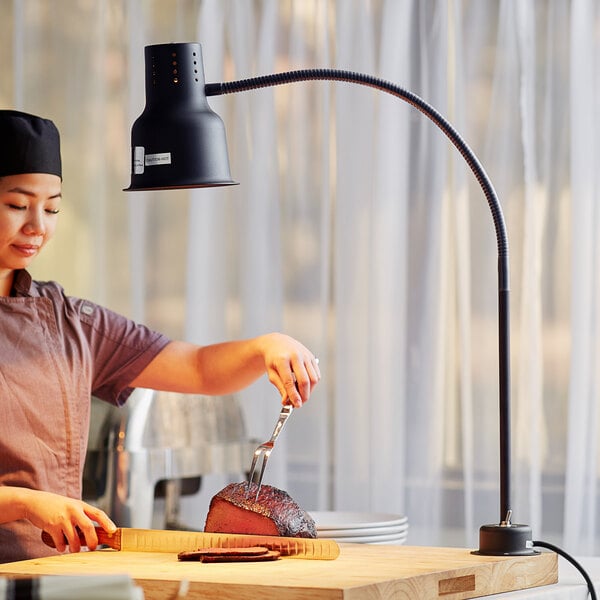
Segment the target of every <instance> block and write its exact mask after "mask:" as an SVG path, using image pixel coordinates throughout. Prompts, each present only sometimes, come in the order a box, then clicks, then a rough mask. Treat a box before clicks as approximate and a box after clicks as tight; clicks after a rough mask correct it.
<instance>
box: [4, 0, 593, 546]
mask: <svg viewBox="0 0 600 600" xmlns="http://www.w3.org/2000/svg"><path fill="white" fill-rule="evenodd" d="M50 6H52V8H51V9H50V8H49V7H50ZM0 9H1V10H2V14H3V19H2V20H1V21H0V50H1V52H2V53H1V55H2V56H3V57H5V58H4V62H3V69H2V70H1V71H0V105H1V106H3V107H6V108H16V109H20V110H26V111H30V112H35V113H39V114H43V115H45V116H48V117H50V118H53V119H54V120H55V121H56V122H57V124H58V126H59V128H60V129H61V132H62V139H63V153H64V167H65V179H64V196H65V202H64V208H63V210H62V215H61V224H60V227H59V231H58V235H57V237H56V239H55V240H54V241H53V243H52V244H51V246H50V247H49V248H48V249H47V250H46V251H45V255H43V256H42V257H40V259H39V261H38V263H36V265H35V268H34V275H35V276H36V277H38V278H40V279H55V280H58V281H60V282H62V283H63V284H64V285H65V288H66V289H67V292H68V293H70V294H73V295H78V296H84V297H89V298H90V299H93V300H95V301H99V302H102V303H104V304H106V305H108V306H109V307H110V308H113V309H115V310H118V311H120V312H122V313H124V314H127V315H128V316H131V317H133V318H135V319H137V320H143V321H145V322H146V323H147V324H148V325H150V326H152V327H154V328H156V329H160V330H162V331H164V332H165V333H166V334H167V335H170V336H172V337H177V338H185V339H188V340H190V341H193V342H195V343H199V344H204V343H211V342H215V341H218V340H222V339H228V338H236V337H245V336H253V335H257V334H259V333H262V332H267V331H271V330H283V331H285V332H286V333H288V334H290V335H293V336H295V337H297V338H299V339H301V340H302V341H303V342H304V343H306V344H307V345H308V346H309V347H311V348H312V349H313V350H314V351H315V353H316V354H317V355H318V356H319V358H320V361H321V362H320V364H321V369H322V372H323V380H322V382H321V385H320V386H319V387H318V388H317V390H316V392H315V395H314V398H313V399H312V400H311V402H310V403H309V404H308V405H307V406H306V407H304V408H303V409H302V410H300V411H295V413H294V415H293V418H292V419H291V420H290V422H289V424H288V425H287V426H286V432H285V435H284V436H282V439H281V445H280V446H278V448H277V451H276V452H275V453H274V454H273V456H272V458H271V461H270V463H269V472H268V474H267V479H268V482H269V483H271V484H272V485H276V486H278V487H282V488H284V489H286V490H287V491H289V493H290V494H291V495H292V496H293V497H294V498H295V499H296V500H297V501H298V502H299V503H300V504H301V505H302V506H304V507H306V508H307V509H314V510H331V509H335V510H351V511H371V512H389V513H401V514H406V515H407V516H408V518H409V522H410V527H411V528H410V537H409V541H410V542H411V543H414V544H432V545H443V544H459V545H467V546H477V543H478V541H477V535H478V528H479V526H480V525H482V524H484V523H488V522H495V521H496V520H497V519H498V518H499V517H500V515H499V514H498V510H499V481H498V478H499V468H498V460H499V459H498V445H499V444H498V429H499V424H498V322H497V321H498V314H497V312H498V308H497V248H496V244H495V237H494V229H493V223H492V219H491V215H490V212H489V208H488V206H487V205H486V201H485V198H484V197H483V194H482V192H481V190H480V188H479V185H478V183H477V182H476V181H475V179H474V177H473V176H472V173H471V172H470V171H469V170H468V168H467V166H466V163H465V162H464V160H463V159H462V157H461V156H460V155H459V153H458V152H456V149H454V147H452V146H450V145H449V143H448V141H447V140H446V139H445V137H444V136H443V134H441V133H440V131H439V130H438V129H437V128H436V127H435V126H434V125H433V124H432V123H431V122H430V121H429V120H428V119H426V118H425V117H424V116H423V115H422V114H420V113H418V112H417V111H416V110H414V109H413V108H412V107H410V106H409V105H408V104H406V103H404V102H402V101H400V100H399V99H397V98H394V97H391V96H388V95H386V94H383V93H379V92H375V91H373V90H372V89H369V88H365V87H362V86H357V85H352V84H345V83H330V82H308V83H297V84H291V85H289V86H278V87H277V88H269V89H262V90H256V91H252V92H247V93H243V94H235V95H232V96H223V97H211V98H210V99H209V103H210V105H211V107H212V108H213V109H214V110H215V111H216V112H217V113H218V114H220V115H221V117H222V118H223V120H224V122H225V125H226V129H227V137H228V145H229V150H230V160H231V168H232V175H233V178H234V179H235V180H236V181H238V182H239V184H240V185H239V186H233V187H229V188H215V189H203V190H193V191H187V192H186V191H180V192H179V191H178V192H168V193H167V192H160V193H157V192H155V193H148V192H137V193H135V194H124V193H122V192H121V190H122V189H123V188H125V187H127V186H128V177H129V173H128V168H129V166H128V165H129V158H128V157H129V132H130V127H131V124H132V123H133V120H134V119H135V118H136V117H137V115H139V114H140V113H141V111H142V109H143V105H144V46H145V45H148V44H155V43H166V42H170V41H198V42H200V43H201V44H202V49H203V59H204V69H205V75H206V81H207V82H214V81H228V80H232V79H238V78H246V77H252V76H255V75H260V74H267V73H271V72H276V71H283V70H289V69H300V68H310V67H315V68H316V67H331V68H339V69H348V70H352V71H357V72H365V73H369V74H371V75H374V76H378V77H381V78H383V79H386V80H390V81H393V82H394V83H396V84H397V85H400V86H402V87H405V88H407V89H409V90H411V91H412V92H414V93H416V94H418V95H419V96H421V97H422V98H423V99H425V100H426V101H427V102H429V103H430V104H432V105H433V106H434V107H435V108H436V109H438V110H439V111H440V112H441V113H442V114H443V115H444V116H446V117H448V119H449V120H450V121H451V122H452V123H453V124H454V125H455V126H456V128H457V130H458V131H459V133H460V134H461V135H462V136H463V137H464V138H465V140H466V142H467V143H468V144H469V146H470V147H471V148H472V149H473V150H474V151H475V153H476V154H477V156H478V157H479V158H480V160H481V162H482V164H483V166H484V168H485V169H486V171H487V172H488V174H489V176H490V178H491V180H492V182H493V184H494V186H495V188H496V191H497V192H498V195H499V198H500V201H501V204H502V207H503V210H504V212H505V217H506V221H507V227H508V235H509V241H510V248H511V269H512V273H511V301H512V315H511V334H512V354H511V357H512V417H513V431H512V433H513V438H512V457H513V510H514V515H513V518H514V519H515V520H516V521H518V522H525V523H528V524H530V525H532V527H533V529H534V536H535V537H536V538H538V539H548V538H550V540H551V541H553V542H558V543H561V542H563V543H564V545H565V547H566V548H567V549H568V550H569V551H571V552H574V553H580V554H583V553H586V554H588V553H595V552H597V550H598V548H597V542H596V539H597V537H598V524H597V516H596V515H597V513H598V509H599V508H600V507H599V505H598V500H597V493H596V490H597V486H598V444H597V438H598V401H599V400H600V379H599V378H600V341H599V340H600V268H599V265H600V209H599V208H598V197H597V196H598V193H597V191H596V190H597V189H598V176H597V172H598V169H597V164H598V162H599V160H600V149H599V147H598V142H597V140H598V139H599V133H600V132H599V120H598V117H597V116H596V112H597V106H598V99H599V98H598V94H599V92H598V90H599V82H600V73H599V64H598V60H597V58H596V57H597V56H598V53H599V50H600V48H599V45H600V40H599V37H598V31H600V9H599V8H598V6H597V3H596V2H595V1H594V0H548V1H547V2H543V3H542V2H537V3H528V2H520V1H519V0H499V1H498V2H478V1H476V0H447V1H445V2H440V1H439V0H400V1H398V0H369V1H368V2H365V1H364V0H279V1H277V0H256V1H250V0H237V1H236V0H197V1H195V2H190V1H189V0H171V1H169V2H163V1H159V0H140V1H134V0H106V1H101V0H86V1H85V2H77V1H75V0H65V1H64V2H61V3H52V4H50V3H47V2H43V1H41V0H0ZM239 399H240V402H241V404H242V406H243V407H244V414H245V417H246V425H247V429H248V432H249V434H250V435H251V436H252V437H253V438H259V439H262V438H266V437H268V436H269V435H270V433H271V431H272V427H273V425H274V423H275V419H276V416H277V411H278V404H279V398H278V395H277V392H276V390H274V389H273V388H272V386H271V385H270V384H269V383H268V382H267V381H266V380H264V378H263V380H261V381H259V382H257V383H256V384H254V385H252V386H251V387H250V388H248V389H247V390H244V391H243V392H242V393H240V394H239ZM234 477H235V475H234ZM222 483H223V481H222V480H221V479H219V480H218V482H217V481H215V482H207V484H206V485H205V486H204V487H203V489H202V490H201V493H200V494H199V495H198V496H197V497H195V498H193V499H191V500H190V501H189V503H188V504H189V505H190V506H191V507H192V508H191V514H190V519H192V520H193V519H195V520H196V521H194V522H193V523H192V524H195V525H197V526H201V525H202V524H203V521H202V519H201V518H200V517H199V516H198V515H199V514H202V511H203V510H206V508H207V500H208V499H210V497H211V496H212V495H213V494H214V493H215V492H216V491H217V490H218V486H221V484H222Z"/></svg>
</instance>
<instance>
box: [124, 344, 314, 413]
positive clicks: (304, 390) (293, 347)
mask: <svg viewBox="0 0 600 600" xmlns="http://www.w3.org/2000/svg"><path fill="white" fill-rule="evenodd" d="M264 373H266V374H267V376H268V378H269V381H271V383H272V384H273V385H274V386H275V387H276V388H277V389H278V391H279V393H280V395H281V398H282V402H287V399H289V400H290V402H291V403H292V405H293V406H295V407H299V406H302V404H304V402H306V401H307V400H308V399H309V397H310V394H311V392H312V390H313V388H314V387H315V385H317V383H318V382H319V379H320V378H321V372H320V370H319V365H318V360H317V359H316V358H315V357H314V355H313V354H312V352H310V350H308V349H307V348H306V347H305V346H303V345H302V344H301V343H300V342H298V341H297V340H295V339H294V338H291V337H289V336H287V335H284V334H281V333H269V334H266V335H261V336H258V337H255V338H252V339H248V340H239V341H232V342H223V343H220V344H212V345H210V346H196V345H194V344H190V343H188V342H181V341H173V342H170V343H169V344H167V346H165V348H163V350H162V351H161V352H159V354H158V355H157V356H156V357H155V358H154V359H153V360H152V361H151V362H150V363H149V364H148V366H147V367H146V368H145V369H144V370H143V371H142V372H141V373H140V374H139V375H138V377H136V378H135V380H134V381H133V382H132V384H131V385H132V386H133V387H144V388H151V389H155V390H164V391H171V392H180V393H188V394H192V393H195V394H207V395H225V394H230V393H233V392H236V391H238V390H241V389H243V388H245V387H247V386H248V385H250V384H251V383H252V382H253V381H255V380H256V379H258V378H259V377H260V376H261V375H263V374H264Z"/></svg>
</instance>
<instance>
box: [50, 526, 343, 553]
mask: <svg viewBox="0 0 600 600" xmlns="http://www.w3.org/2000/svg"><path fill="white" fill-rule="evenodd" d="M96 535H97V536H98V543H99V544H102V545H104V546H108V547H109V548H113V549H114V550H128V551H130V552H182V551H184V550H197V549H198V548H247V547H249V546H264V547H265V548H268V549H269V550H278V551H279V552H280V553H281V556H288V557H290V558H306V559H314V560H334V559H335V558H337V557H338V556H339V554H340V547H339V546H338V544H337V542H335V540H327V539H314V538H297V537H279V536H275V535H247V534H237V533H205V532H202V531H175V530H162V529H134V528H129V527H120V528H118V529H117V530H116V531H115V532H114V533H112V534H109V533H107V532H106V531H104V529H102V528H101V527H96ZM79 537H80V539H81V544H82V545H83V546H85V538H84V537H83V534H82V533H81V532H80V533H79ZM42 540H43V541H44V543H45V544H46V545H48V546H51V547H54V541H53V540H52V536H51V535H50V534H49V533H48V532H46V531H43V532H42Z"/></svg>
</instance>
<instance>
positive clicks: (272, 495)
mask: <svg viewBox="0 0 600 600" xmlns="http://www.w3.org/2000/svg"><path fill="white" fill-rule="evenodd" d="M204 531H206V532H210V533H249V534H255V535H279V536H285V537H304V538H316V537H317V528H316V525H315V522H314V520H313V518H312V517H311V516H310V515H309V514H308V513H307V512H306V511H304V510H303V509H301V508H300V507H299V506H298V505H297V504H296V502H294V500H292V498H291V497H290V495H289V494H288V493H287V492H284V491H283V490H280V489H277V488H275V487H272V486H270V485H263V486H262V487H261V488H260V493H259V495H258V499H256V484H255V483H251V484H250V487H248V483H246V482H244V483H231V484H229V485H228V486H226V487H225V488H223V489H222V490H221V491H220V492H218V493H217V494H216V495H215V496H213V498H212V499H211V501H210V505H209V508H208V514H207V515H206V524H205V526H204Z"/></svg>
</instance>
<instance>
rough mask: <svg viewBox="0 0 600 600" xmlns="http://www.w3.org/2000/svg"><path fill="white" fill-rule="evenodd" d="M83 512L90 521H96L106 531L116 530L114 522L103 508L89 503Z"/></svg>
mask: <svg viewBox="0 0 600 600" xmlns="http://www.w3.org/2000/svg"><path fill="white" fill-rule="evenodd" d="M85 514H86V515H87V516H88V517H89V518H90V519H91V520H92V521H96V523H98V525H99V526H100V527H102V529H104V531H106V533H114V532H115V531H116V530H117V526H116V525H115V523H114V522H113V521H112V520H111V519H110V517H109V516H108V515H107V514H106V513H105V512H104V511H103V510H100V509H99V508H96V507H94V506H91V505H89V506H88V507H87V508H86V510H85Z"/></svg>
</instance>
